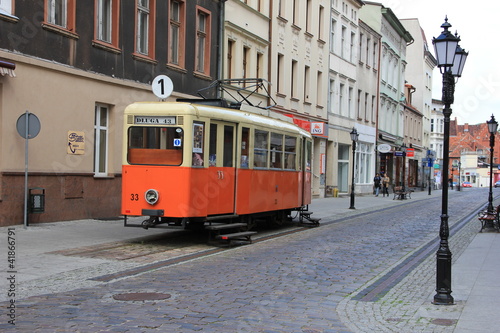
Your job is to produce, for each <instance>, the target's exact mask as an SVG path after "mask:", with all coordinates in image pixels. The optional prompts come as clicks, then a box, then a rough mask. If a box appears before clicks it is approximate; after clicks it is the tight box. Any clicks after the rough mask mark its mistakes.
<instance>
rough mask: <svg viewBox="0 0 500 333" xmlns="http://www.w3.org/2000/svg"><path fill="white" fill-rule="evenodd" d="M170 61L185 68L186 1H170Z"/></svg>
mask: <svg viewBox="0 0 500 333" xmlns="http://www.w3.org/2000/svg"><path fill="white" fill-rule="evenodd" d="M169 19H170V24H169V32H168V36H169V48H168V62H169V63H170V64H174V65H177V66H179V67H182V68H184V45H185V44H184V38H185V37H184V36H185V24H184V23H185V6H184V1H178V0H172V1H170V13H169Z"/></svg>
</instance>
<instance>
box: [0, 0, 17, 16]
mask: <svg viewBox="0 0 500 333" xmlns="http://www.w3.org/2000/svg"><path fill="white" fill-rule="evenodd" d="M12 5H13V0H0V15H1V14H7V15H14V13H13V11H12V7H13V6H12Z"/></svg>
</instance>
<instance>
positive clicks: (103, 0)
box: [97, 0, 113, 43]
mask: <svg viewBox="0 0 500 333" xmlns="http://www.w3.org/2000/svg"><path fill="white" fill-rule="evenodd" d="M112 3H113V1H112V0H97V39H99V40H102V41H104V42H108V43H111V29H112V22H113V20H112V18H113V16H112V9H113V8H112Z"/></svg>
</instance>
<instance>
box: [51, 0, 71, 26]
mask: <svg viewBox="0 0 500 333" xmlns="http://www.w3.org/2000/svg"><path fill="white" fill-rule="evenodd" d="M47 6H48V7H47V21H48V22H49V23H51V24H54V25H58V26H60V27H63V28H66V27H67V18H68V17H67V13H68V2H67V0H48V2H47Z"/></svg>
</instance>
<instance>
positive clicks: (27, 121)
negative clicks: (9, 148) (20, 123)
mask: <svg viewBox="0 0 500 333" xmlns="http://www.w3.org/2000/svg"><path fill="white" fill-rule="evenodd" d="M29 115H30V113H29V111H28V110H26V132H25V134H26V135H25V138H26V139H25V143H24V227H25V228H26V227H27V226H28V140H29V138H28V133H29Z"/></svg>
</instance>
